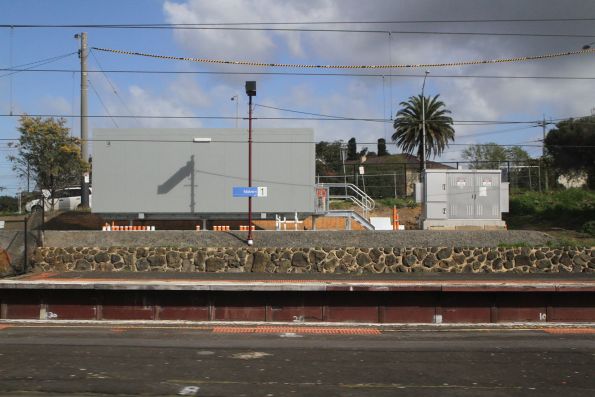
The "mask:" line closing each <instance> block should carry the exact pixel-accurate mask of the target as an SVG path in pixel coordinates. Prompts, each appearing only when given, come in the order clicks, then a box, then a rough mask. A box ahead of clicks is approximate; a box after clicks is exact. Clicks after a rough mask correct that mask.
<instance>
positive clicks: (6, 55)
mask: <svg viewBox="0 0 595 397" xmlns="http://www.w3.org/2000/svg"><path fill="white" fill-rule="evenodd" d="M0 9H1V10H2V12H0V25H23V24H38V25H40V24H53V25H100V24H103V25H105V24H112V25H113V24H231V23H233V24H246V23H251V24H253V25H225V26H222V25H218V26H216V27H219V28H221V27H224V28H226V29H211V30H198V29H192V30H190V29H178V30H172V29H139V28H135V29H106V28H91V27H85V28H81V27H67V28H25V27H12V28H10V27H1V28H0V68H2V69H9V68H10V67H11V66H13V67H14V66H18V65H23V64H27V63H30V62H35V61H38V60H42V59H48V58H52V57H57V56H61V55H65V54H71V55H68V56H66V57H64V58H63V59H60V60H57V61H55V62H51V63H48V64H45V65H40V66H38V67H36V68H34V69H53V70H61V71H60V72H56V71H53V72H52V71H36V72H35V71H30V72H20V73H14V74H10V72H9V71H6V70H0V139H9V138H14V137H17V136H18V133H17V127H18V117H17V116H18V115H20V114H23V113H27V114H55V115H64V116H69V115H77V114H79V112H80V74H79V73H77V72H78V70H79V68H80V61H79V59H78V56H77V55H76V51H77V50H78V48H79V42H78V41H77V40H76V39H75V38H74V35H75V34H76V33H79V32H81V31H86V32H87V34H88V42H89V47H99V48H111V49H119V50H126V51H135V52H146V53H151V54H159V55H171V56H176V57H195V58H207V59H217V60H229V61H255V62H264V63H295V64H314V65H378V64H418V63H448V62H459V61H467V60H481V59H497V58H510V57H522V56H532V55H542V54H547V53H557V52H566V51H574V50H578V49H581V47H582V46H583V45H585V44H588V43H592V42H594V41H595V2H594V1H592V0H565V1H558V0H522V1H521V0H449V1H444V0H367V1H365V2H364V1H360V0H301V1H295V0H294V1H292V0H243V1H242V0H218V1H210V0H102V1H81V0H53V1H43V0H19V1H14V0H0ZM523 19H525V20H526V19H533V20H535V19H572V20H571V21H519V20H523ZM577 19H591V20H577ZM453 20H455V21H459V22H446V21H453ZM473 20H475V21H477V20H492V22H460V21H473ZM493 20H500V21H493ZM502 20H505V21H504V22H503V21H502ZM512 20H514V21H512ZM397 21H400V22H401V23H396V22H397ZM405 21H408V22H412V23H403V22H405ZM413 21H416V22H413ZM420 21H422V22H420ZM423 21H440V22H423ZM304 22H307V23H310V24H308V25H304V24H301V25H300V24H299V23H304ZM313 22H326V23H320V24H312V23H313ZM328 22H334V23H328ZM337 22H350V23H348V24H347V23H337ZM256 23H276V24H268V25H255V24H256ZM289 23H291V24H289ZM211 27H215V26H213V25H211ZM230 27H233V28H238V27H250V28H263V27H264V28H268V29H269V30H230V29H229V28H230ZM271 28H272V29H277V30H271ZM296 28H297V29H302V30H301V31H295V30H287V29H296ZM279 29H280V30H279ZM305 29H310V30H312V29H315V30H319V31H304V30H305ZM329 30H333V31H329ZM346 30H350V31H346ZM353 30H355V31H356V32H353ZM363 31H365V32H363ZM388 31H390V32H391V33H390V34H389V33H387V32H388ZM411 32H422V33H415V34H414V33H411ZM431 32H441V33H459V34H431ZM460 33H474V34H460ZM477 33H490V34H488V35H486V34H477ZM511 34H520V35H511ZM546 35H547V36H546ZM25 67H27V66H25ZM88 68H89V70H94V71H97V72H93V73H90V76H89V81H90V87H89V96H88V98H89V114H90V115H96V116H109V115H112V116H113V115H120V116H133V115H134V116H138V115H141V116H154V117H153V118H135V117H129V118H113V119H110V118H109V117H97V118H91V119H90V120H89V128H90V131H91V137H92V131H93V128H100V127H118V128H128V127H149V128H158V127H160V128H163V127H214V128H218V127H221V128H229V127H235V125H236V120H235V117H236V111H238V112H239V117H240V118H244V117H246V114H247V97H246V94H245V92H244V82H245V81H248V80H255V81H256V82H257V96H256V97H255V99H254V101H255V103H256V104H257V106H256V107H255V112H254V116H255V117H272V118H304V117H311V116H309V115H307V114H303V113H295V112H306V113H314V114H322V115H332V116H340V117H349V118H358V119H359V118H361V119H374V121H344V120H333V121H329V120H295V119H294V120H287V119H286V120H279V119H277V120H256V121H255V124H254V125H255V127H256V128H258V127H283V128H295V127H312V128H314V131H315V139H316V140H317V141H321V140H326V141H333V140H339V139H343V140H345V141H347V140H348V139H349V138H351V137H355V138H356V139H357V142H358V143H359V145H360V148H361V147H364V146H367V147H368V148H369V150H370V151H376V141H377V139H378V138H385V139H387V141H389V140H390V137H391V135H392V133H393V131H392V123H391V121H390V119H391V118H393V117H394V115H395V114H396V112H397V111H398V109H399V103H400V102H402V101H406V100H407V99H408V98H409V97H411V96H413V95H419V94H420V92H421V88H422V83H423V76H424V72H425V70H426V68H402V69H375V70H370V69H367V70H360V69H352V70H321V69H305V68H276V67H255V66H243V65H214V64H205V63H195V62H186V61H176V60H165V59H152V58H142V57H134V56H129V55H120V54H115V53H108V52H102V51H98V50H92V51H91V54H90V55H89V59H88ZM101 70H104V71H107V72H106V73H100V72H99V71H101ZM114 70H136V71H138V70H144V71H147V70H150V71H162V72H163V71H167V72H177V73H153V74H147V73H130V72H125V73H124V72H120V73H116V72H113V71H114ZM427 70H428V71H429V72H430V73H429V75H428V78H427V81H426V85H425V93H426V95H437V94H439V95H440V98H441V100H442V101H443V102H444V103H445V105H446V107H447V108H448V109H450V110H451V111H452V117H453V119H454V120H456V121H464V120H473V121H482V122H483V121H523V122H528V123H524V124H501V123H498V124H493V125H485V123H480V124H484V125H461V124H460V123H458V124H456V125H455V131H456V134H455V138H456V139H455V145H451V146H450V147H449V148H448V149H447V150H446V151H445V153H444V154H443V155H442V156H441V157H440V158H438V159H437V160H440V161H457V160H461V152H462V150H464V148H465V144H472V143H486V142H496V143H499V144H505V145H512V144H520V145H527V146H524V148H525V149H526V150H527V151H529V153H530V154H531V155H533V156H539V155H540V153H541V148H540V147H539V145H540V144H541V143H540V141H539V140H540V139H541V137H542V129H541V127H540V126H537V125H536V123H535V122H536V121H538V120H541V119H542V118H543V117H545V118H546V120H547V121H548V122H549V121H550V120H551V121H552V122H555V121H556V120H559V119H564V118H568V117H580V116H586V115H590V114H592V112H594V111H595V56H594V54H593V53H591V54H587V55H578V56H570V57H563V58H556V59H548V60H542V61H528V62H517V63H499V64H492V65H473V66H456V67H432V68H427ZM110 71H112V72H110ZM182 72H198V73H182ZM271 72H273V74H270V73H271ZM256 73H258V74H256ZM263 73H265V74H263ZM266 73H269V74H266ZM274 73H286V74H274ZM304 73H306V74H304ZM354 74H365V76H361V75H359V76H357V75H354ZM474 76H475V77H474ZM477 76H499V77H501V78H485V77H484V78H481V77H477ZM544 76H549V77H551V76H556V77H565V78H563V79H543V78H534V77H544ZM511 77H517V78H511ZM518 77H523V78H518ZM526 77H533V78H526ZM568 77H571V79H570V78H568ZM236 95H237V97H236V98H237V99H234V100H233V101H232V100H231V98H232V97H234V96H236ZM236 106H237V107H236ZM266 106H269V107H266ZM271 107H274V108H278V109H273V108H271ZM279 109H286V110H292V111H294V112H289V111H286V110H279ZM11 114H12V116H10V115H11ZM158 116H178V117H203V116H208V117H211V116H216V117H219V116H221V117H224V118H176V119H171V118H170V119H159V118H158ZM67 120H68V123H67V124H68V126H69V127H70V128H71V133H72V134H73V135H75V136H78V135H79V134H80V128H79V124H80V121H79V119H77V118H73V117H70V118H67ZM378 120H381V121H378ZM382 120H387V121H382ZM238 122H239V127H241V128H247V121H246V120H244V119H241V120H239V121H238ZM529 122H531V123H529ZM548 128H551V125H548ZM91 150H92V148H91ZM388 150H389V152H391V153H398V152H400V151H399V150H398V149H397V148H395V146H393V145H389V147H388ZM13 152H14V151H11V149H9V148H8V147H7V141H0V186H4V187H6V188H7V190H6V191H5V192H3V193H2V194H10V195H13V194H16V192H17V191H19V190H20V189H22V188H23V187H24V186H26V182H25V181H22V180H19V179H18V178H16V176H15V175H14V174H13V171H12V170H11V166H10V163H9V162H8V160H7V159H6V156H7V155H9V154H10V153H13Z"/></svg>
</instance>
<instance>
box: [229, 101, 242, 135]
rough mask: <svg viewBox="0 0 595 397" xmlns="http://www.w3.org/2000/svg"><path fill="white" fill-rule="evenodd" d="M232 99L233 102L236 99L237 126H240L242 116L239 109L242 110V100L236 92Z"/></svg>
mask: <svg viewBox="0 0 595 397" xmlns="http://www.w3.org/2000/svg"><path fill="white" fill-rule="evenodd" d="M230 100H231V101H232V102H233V101H235V103H236V128H238V120H239V118H240V117H239V110H240V100H239V97H238V95H237V94H236V95H234V96H232V97H231V99H230Z"/></svg>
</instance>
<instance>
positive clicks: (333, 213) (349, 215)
mask: <svg viewBox="0 0 595 397" xmlns="http://www.w3.org/2000/svg"><path fill="white" fill-rule="evenodd" d="M326 216H330V217H339V218H346V219H347V230H351V220H355V221H357V222H359V223H360V224H361V225H362V226H363V227H364V228H366V229H367V230H374V229H375V228H374V225H372V224H371V223H370V221H369V220H368V219H367V218H364V217H363V216H362V215H360V214H359V213H358V212H355V211H350V210H330V211H328V212H327V213H326Z"/></svg>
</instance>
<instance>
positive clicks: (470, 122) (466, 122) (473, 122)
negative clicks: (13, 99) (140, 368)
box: [0, 113, 595, 126]
mask: <svg viewBox="0 0 595 397" xmlns="http://www.w3.org/2000/svg"><path fill="white" fill-rule="evenodd" d="M24 116H29V117H62V118H70V117H72V118H80V117H82V116H81V115H79V114H52V113H43V114H26V113H21V114H0V117H24ZM85 117H88V118H108V117H114V118H144V119H174V120H175V119H206V120H209V119H210V120H235V119H236V117H235V116H153V115H99V114H95V115H87V116H85ZM337 117H339V116H337ZM584 117H590V116H570V117H564V118H558V119H551V120H552V121H563V120H567V119H577V118H584ZM241 119H242V120H248V117H242V118H241ZM252 120H296V121H362V122H386V123H392V122H393V120H382V119H378V118H356V117H351V118H348V117H344V118H341V117H339V118H328V117H252ZM432 122H433V121H432V120H426V123H432ZM538 122H539V121H536V120H527V121H519V120H453V124H455V125H468V126H470V125H509V124H535V123H538ZM575 123H577V124H595V121H593V122H590V121H575Z"/></svg>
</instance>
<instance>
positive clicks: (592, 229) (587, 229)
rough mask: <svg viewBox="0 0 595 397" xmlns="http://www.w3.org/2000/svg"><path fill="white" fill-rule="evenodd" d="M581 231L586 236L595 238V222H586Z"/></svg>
mask: <svg viewBox="0 0 595 397" xmlns="http://www.w3.org/2000/svg"><path fill="white" fill-rule="evenodd" d="M581 231H582V232H583V233H586V234H588V235H590V236H593V237H595V221H588V222H586V223H585V224H584V225H583V227H582V229H581Z"/></svg>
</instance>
